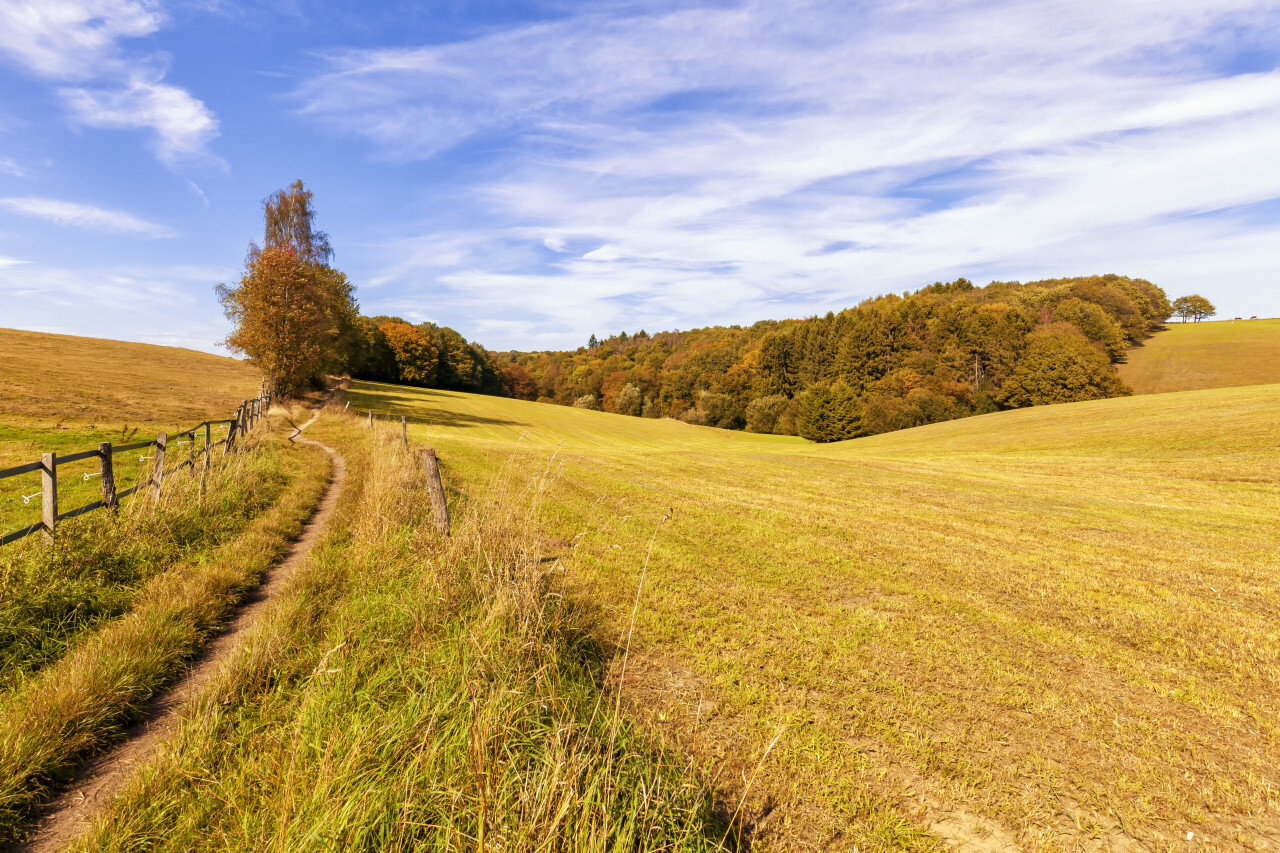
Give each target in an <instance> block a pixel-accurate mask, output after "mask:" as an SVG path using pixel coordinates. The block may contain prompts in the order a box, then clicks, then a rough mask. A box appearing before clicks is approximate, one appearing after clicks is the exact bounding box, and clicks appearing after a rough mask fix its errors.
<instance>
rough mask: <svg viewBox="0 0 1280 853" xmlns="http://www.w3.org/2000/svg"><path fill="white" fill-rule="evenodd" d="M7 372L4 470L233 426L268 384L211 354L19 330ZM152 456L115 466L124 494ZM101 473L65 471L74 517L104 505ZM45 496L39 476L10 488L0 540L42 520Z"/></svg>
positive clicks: (6, 356)
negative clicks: (43, 458) (221, 422)
mask: <svg viewBox="0 0 1280 853" xmlns="http://www.w3.org/2000/svg"><path fill="white" fill-rule="evenodd" d="M0 365H2V367H0V468H8V467H11V466H16V465H22V464H25V463H27V462H34V461H38V460H39V459H40V454H41V453H45V452H50V451H52V452H56V453H61V454H70V453H75V452H78V451H81V450H92V449H94V448H96V447H97V446H98V444H99V443H100V442H103V441H110V442H113V443H114V444H128V443H132V442H137V441H146V440H148V439H152V438H155V435H156V433H157V432H160V431H167V432H175V431H177V430H179V429H189V428H190V427H192V426H194V425H195V424H197V423H199V422H201V421H204V420H213V419H217V418H230V417H231V416H232V415H233V414H234V412H235V410H236V407H237V406H238V405H240V402H241V401H242V400H244V399H246V398H249V397H255V396H257V394H258V388H259V385H260V383H261V381H262V374H261V373H260V372H259V371H257V370H255V369H254V368H253V367H251V366H249V365H248V364H247V363H246V362H243V361H238V360H236V359H232V358H226V357H223V356H217V355H210V354H209V353H204V352H196V351H194V350H187V349H180V348H177V347H163V346H154V345H152V344H137V343H130V342H127V341H109V340H102V339H98V338H81V337H73V336H71V335H53V334H46V333H44V332H26V331H19V330H16V329H0ZM225 434H226V433H225V432H222V433H220V435H225ZM218 437H219V436H218V435H215V438H214V440H215V441H216V440H217V439H218ZM144 455H146V454H142V453H135V454H131V455H120V456H117V457H116V458H115V460H114V461H115V465H116V471H117V475H116V476H117V481H118V484H119V488H120V489H125V488H127V487H129V486H131V485H133V484H134V483H135V482H137V481H138V480H139V479H140V478H142V477H145V476H146V468H147V464H146V460H139V458H138V457H140V456H144ZM97 470H98V463H97V461H96V460H94V459H86V460H82V461H80V462H74V463H71V464H70V465H68V466H66V467H65V468H62V469H61V470H60V472H59V483H58V486H59V493H60V494H59V498H60V504H61V507H62V509H63V510H64V511H65V510H67V509H72V508H75V507H77V506H82V505H84V504H86V503H89V502H91V501H93V500H95V499H96V498H97V491H98V481H97V479H96V478H92V477H91V478H89V479H88V480H86V479H84V478H83V475H85V474H92V473H94V472H96V471H97ZM39 491H40V475H39V473H38V472H37V473H33V474H25V475H23V476H20V477H10V478H7V479H4V480H0V533H8V532H10V531H12V530H15V529H17V528H19V527H23V526H26V525H29V524H34V523H35V522H37V521H39V520H40V500H39V497H38V495H37V493H38V492H39ZM22 495H28V496H31V495H37V496H36V497H33V498H32V499H31V500H30V501H29V502H28V503H25V504H24V503H23V501H22V500H21V496H22Z"/></svg>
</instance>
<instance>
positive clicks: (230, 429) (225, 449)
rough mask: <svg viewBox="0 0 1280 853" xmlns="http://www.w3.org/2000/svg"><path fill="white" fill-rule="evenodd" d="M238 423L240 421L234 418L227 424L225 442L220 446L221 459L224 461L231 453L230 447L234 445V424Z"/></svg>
mask: <svg viewBox="0 0 1280 853" xmlns="http://www.w3.org/2000/svg"><path fill="white" fill-rule="evenodd" d="M238 423H240V419H239V418H236V419H235V420H233V421H232V422H231V423H229V424H227V442H226V444H224V445H222V458H223V459H226V458H227V454H228V453H230V452H231V450H232V445H233V444H235V443H236V424H238Z"/></svg>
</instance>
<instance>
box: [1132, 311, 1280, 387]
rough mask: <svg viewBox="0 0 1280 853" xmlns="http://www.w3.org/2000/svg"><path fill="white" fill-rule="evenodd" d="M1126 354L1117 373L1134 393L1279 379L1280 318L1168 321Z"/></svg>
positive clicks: (1224, 385) (1226, 385)
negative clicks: (1196, 321) (1204, 321)
mask: <svg viewBox="0 0 1280 853" xmlns="http://www.w3.org/2000/svg"><path fill="white" fill-rule="evenodd" d="M1128 356H1129V357H1128V361H1127V362H1126V363H1125V364H1122V365H1120V377H1121V378H1122V379H1123V380H1124V381H1125V383H1126V384H1128V385H1129V387H1130V388H1132V389H1133V390H1134V393H1136V394H1161V393H1165V392H1168V391H1198V390H1201V389H1206V388H1226V387H1233V386H1237V385H1266V384H1271V383H1275V382H1280V319H1272V320H1238V321H1235V322H1232V321H1230V320H1219V321H1216V322H1206V323H1170V324H1169V326H1168V328H1167V330H1165V331H1163V332H1157V333H1156V334H1155V335H1153V336H1151V337H1150V338H1149V339H1147V340H1146V341H1144V342H1143V344H1142V346H1140V347H1137V348H1135V349H1132V350H1130V351H1129V354H1128Z"/></svg>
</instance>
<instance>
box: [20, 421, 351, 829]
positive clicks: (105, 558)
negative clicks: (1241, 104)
mask: <svg viewBox="0 0 1280 853" xmlns="http://www.w3.org/2000/svg"><path fill="white" fill-rule="evenodd" d="M259 432H261V431H259ZM259 443H261V445H262V446H259V447H257V448H256V449H251V448H252V446H253V445H258V444H259ZM244 447H245V449H246V451H247V452H245V453H237V454H233V455H232V456H231V457H229V458H228V459H227V460H226V462H225V463H220V464H216V465H215V467H214V468H213V469H211V470H210V472H209V474H208V476H207V479H206V490H205V495H204V497H203V498H202V497H201V495H200V489H199V483H198V481H197V480H195V479H188V478H185V477H182V476H174V477H172V478H171V479H170V480H168V481H167V483H166V496H165V498H164V500H163V501H162V502H161V504H159V505H158V506H156V505H153V504H152V502H151V500H150V498H142V499H140V500H138V501H135V502H132V503H130V504H129V505H127V506H124V507H122V508H121V510H120V511H119V512H117V513H115V514H105V513H100V514H94V515H88V516H83V517H80V518H77V519H73V520H70V521H68V522H66V523H65V526H64V527H62V528H61V529H60V531H59V536H58V538H57V540H55V542H54V544H53V545H52V546H49V545H45V544H44V543H43V542H41V541H40V539H39V538H31V539H28V540H24V542H23V543H20V544H19V545H17V546H15V547H11V548H9V549H6V551H5V552H4V553H3V554H0V667H2V669H0V843H3V842H6V841H12V840H13V839H15V838H18V837H20V836H21V835H22V833H23V832H24V831H25V830H26V828H27V826H26V824H27V819H28V818H29V816H30V814H31V812H32V810H33V808H34V807H35V806H36V805H37V804H38V803H39V801H40V800H41V799H42V798H43V796H44V795H45V792H46V791H47V790H48V789H49V787H50V786H51V785H53V784H56V783H57V782H59V781H61V780H63V779H65V777H66V773H67V772H68V771H69V770H70V769H71V768H72V767H74V765H75V763H76V762H77V761H78V760H79V759H80V758H81V757H83V756H84V755H85V754H87V753H89V752H92V751H94V750H96V749H98V748H99V747H101V746H103V745H105V744H108V743H110V742H111V741H112V740H114V739H115V738H117V737H118V736H119V734H120V732H121V730H122V729H123V728H124V727H125V726H126V725H127V724H128V723H129V722H131V721H132V720H134V719H136V717H137V714H138V712H139V711H140V710H141V709H142V708H143V707H144V706H145V705H146V703H147V701H148V700H149V699H150V698H151V697H152V696H154V695H155V694H156V693H157V692H158V691H159V690H160V689H161V688H163V687H164V685H165V684H166V683H168V682H170V681H172V680H173V679H174V677H175V676H176V675H178V674H179V673H180V672H181V671H182V669H183V667H184V666H185V665H186V662H187V661H189V660H190V658H191V657H192V655H193V654H195V653H196V652H197V651H198V650H199V649H200V648H201V646H202V645H203V644H204V643H205V641H206V640H207V639H208V638H209V637H210V636H211V634H212V633H213V632H214V631H216V630H217V628H218V627H219V625H220V624H221V623H222V621H223V620H224V619H225V617H226V615H227V614H228V613H229V612H230V610H231V608H232V607H233V606H234V605H235V603H236V602H237V601H239V599H240V598H241V597H242V595H243V594H244V592H245V591H246V590H248V589H249V588H251V587H252V586H253V585H254V584H256V583H257V582H258V579H259V578H260V577H261V575H262V573H263V572H264V571H265V570H266V569H267V568H268V567H269V566H270V565H271V564H272V563H273V562H275V561H276V560H278V559H279V558H280V557H281V556H282V555H283V553H284V551H285V549H286V548H287V546H288V544H289V542H290V541H291V539H292V537H293V536H295V535H296V534H297V532H298V531H299V530H300V528H301V526H302V524H303V522H304V521H305V519H306V517H307V516H308V515H309V514H310V512H311V510H312V508H313V507H314V506H315V503H316V501H317V500H318V497H319V494H320V492H321V491H322V490H323V488H324V486H325V482H326V480H327V473H328V468H327V457H325V456H324V455H323V454H322V453H320V452H319V451H317V450H314V449H303V448H301V447H294V446H291V445H287V444H284V443H283V442H280V441H278V440H267V439H266V438H265V436H263V435H261V434H259V435H256V436H255V435H253V434H250V436H249V437H248V438H247V440H246V442H245V445H244Z"/></svg>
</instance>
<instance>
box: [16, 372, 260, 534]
mask: <svg viewBox="0 0 1280 853" xmlns="http://www.w3.org/2000/svg"><path fill="white" fill-rule="evenodd" d="M270 407H271V393H270V392H269V391H267V390H265V389H264V390H263V392H262V393H261V394H259V395H258V396H257V397H254V398H253V399H252V400H245V401H244V402H242V403H241V404H240V407H239V408H238V409H236V411H235V414H234V415H232V416H231V417H230V418H227V419H225V420H216V421H201V422H200V423H198V424H196V425H195V426H193V427H191V429H187V430H183V431H181V432H176V433H173V434H172V435H170V434H169V433H164V432H162V433H159V434H157V435H156V437H155V438H154V439H152V440H151V441H139V442H135V443H133V444H115V445H113V444H112V443H111V442H109V441H104V442H102V443H101V444H99V445H98V447H97V449H95V450H82V451H80V452H78V453H66V454H61V455H59V454H57V453H43V454H41V456H40V461H39V462H28V463H26V464H25V465H18V466H15V467H13V468H5V469H4V470H0V480H3V479H5V478H7V477H18V476H21V475H22V474H30V473H32V472H35V471H39V472H40V520H39V521H38V522H36V523H35V524H32V525H30V526H28V527H23V528H20V529H18V530H14V531H12V532H10V533H5V534H3V535H0V545H8V544H9V543H10V542H16V541H18V540H19V539H23V538H25V537H27V536H30V535H31V534H32V533H36V532H37V531H43V532H44V534H45V537H46V538H47V539H52V538H53V535H54V532H55V531H56V530H57V527H58V522H59V521H62V520H63V519H67V518H74V517H76V516H77V515H84V514H85V513H87V512H93V511H94V510H96V509H104V508H105V509H113V508H115V507H116V506H117V505H118V504H119V502H120V501H121V500H123V499H124V498H127V497H128V496H129V495H131V494H133V493H134V492H136V491H138V490H140V489H145V488H147V487H148V486H149V487H150V488H151V495H152V497H153V498H155V499H157V500H159V498H160V494H161V490H162V489H163V488H164V479H165V477H167V476H168V475H170V474H174V473H177V472H178V471H180V470H181V469H183V468H187V469H189V471H190V472H191V473H192V474H194V473H195V470H196V443H197V436H200V437H203V439H204V443H203V447H202V448H201V451H200V455H201V457H202V458H203V464H204V470H208V468H209V465H210V461H211V460H210V455H211V454H212V452H213V450H214V448H217V447H221V448H222V456H226V455H227V453H229V452H231V451H232V450H233V449H234V448H235V442H236V436H237V435H243V434H244V433H246V432H248V431H249V430H250V429H252V428H253V426H254V425H255V424H256V423H257V422H258V420H259V419H260V418H261V417H262V416H263V415H265V414H266V413H267V410H268V409H269V408H270ZM222 425H225V426H226V428H227V437H226V438H224V439H222V440H220V441H213V428H214V427H216V426H222ZM184 436H185V440H181V439H183V438H184ZM171 438H172V439H174V441H173V442H171V441H170V439H171ZM184 444H185V445H187V454H186V459H184V460H183V461H181V462H179V463H178V464H177V465H174V466H172V467H170V468H166V467H165V466H166V464H167V460H168V457H170V456H171V455H177V454H176V453H173V454H171V453H170V448H171V446H172V447H173V448H174V449H175V450H176V448H177V447H179V446H181V445H184ZM152 448H154V452H153V453H152V454H151V456H147V455H146V451H148V450H150V449H152ZM135 450H141V451H143V455H142V456H140V457H139V459H140V460H148V459H150V460H153V461H152V464H151V471H150V474H149V475H148V477H147V479H146V480H145V481H143V482H138V483H137V484H135V485H133V486H130V487H129V488H127V489H125V490H123V491H117V490H116V479H115V466H114V465H113V464H112V457H114V456H115V455H116V454H117V453H128V452H130V451H135ZM94 457H97V459H98V462H99V465H100V470H99V472H98V474H96V475H94V474H90V475H86V478H87V477H89V476H100V477H101V484H102V497H101V498H100V499H99V500H96V501H94V502H92V503H88V504H85V505H84V506H82V507H77V508H76V509H72V510H68V511H66V512H59V508H58V466H60V465H69V464H70V463H72V462H79V461H81V460H83V459H92V458H94ZM32 497H34V495H32Z"/></svg>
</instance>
